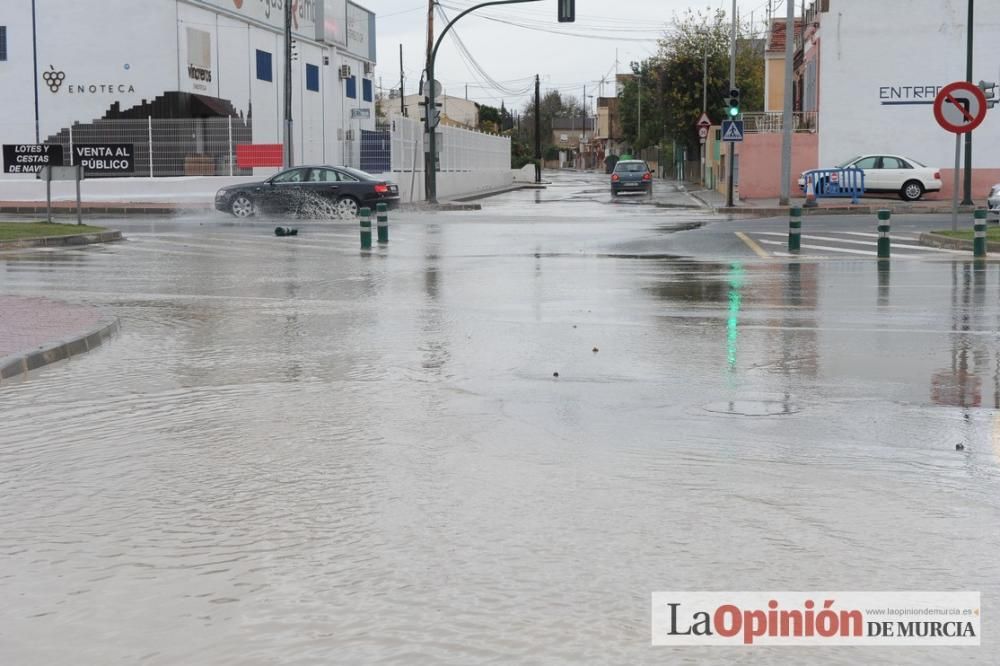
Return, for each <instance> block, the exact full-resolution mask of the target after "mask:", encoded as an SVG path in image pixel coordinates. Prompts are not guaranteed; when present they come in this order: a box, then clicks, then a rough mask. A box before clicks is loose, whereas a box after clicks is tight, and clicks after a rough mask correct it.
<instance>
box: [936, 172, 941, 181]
mask: <svg viewBox="0 0 1000 666" xmlns="http://www.w3.org/2000/svg"><path fill="white" fill-rule="evenodd" d="M934 180H941V172H940V171H935V172H934Z"/></svg>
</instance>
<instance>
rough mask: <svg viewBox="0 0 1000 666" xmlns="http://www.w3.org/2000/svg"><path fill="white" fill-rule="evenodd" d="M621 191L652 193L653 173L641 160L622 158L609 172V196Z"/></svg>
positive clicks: (616, 194)
mask: <svg viewBox="0 0 1000 666" xmlns="http://www.w3.org/2000/svg"><path fill="white" fill-rule="evenodd" d="M621 192H645V193H646V194H652V193H653V174H652V173H651V172H650V171H649V165H648V164H646V163H645V162H644V161H642V160H622V161H620V162H618V164H616V165H615V168H614V171H612V172H611V196H615V197H616V196H618V195H619V194H620V193H621Z"/></svg>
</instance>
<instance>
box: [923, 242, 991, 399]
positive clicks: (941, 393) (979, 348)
mask: <svg viewBox="0 0 1000 666" xmlns="http://www.w3.org/2000/svg"><path fill="white" fill-rule="evenodd" d="M986 282H987V266H986V264H985V263H984V262H981V261H966V262H957V261H956V262H952V264H951V316H950V318H951V330H952V334H951V336H950V338H951V349H950V360H951V364H950V367H948V368H943V369H939V370H936V371H935V372H934V373H933V374H932V375H931V401H932V402H934V403H935V404H938V405H945V406H950V407H960V408H962V409H963V410H964V413H965V415H966V416H968V409H969V408H973V407H980V406H981V405H982V402H983V395H982V393H983V379H982V374H983V373H984V372H990V374H991V375H992V378H993V386H994V391H993V407H994V408H995V409H1000V392H998V391H997V390H996V387H998V386H1000V352H998V349H997V347H996V344H995V340H994V339H992V338H989V337H986V336H982V335H976V333H977V332H979V331H981V330H983V329H984V328H988V324H987V322H985V321H984V319H983V317H984V314H985V305H986Z"/></svg>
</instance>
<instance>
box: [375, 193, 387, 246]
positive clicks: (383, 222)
mask: <svg viewBox="0 0 1000 666" xmlns="http://www.w3.org/2000/svg"><path fill="white" fill-rule="evenodd" d="M375 224H376V225H377V226H378V242H379V243H388V242H389V206H387V205H386V204H384V203H380V204H375Z"/></svg>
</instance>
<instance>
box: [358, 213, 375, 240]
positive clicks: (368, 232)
mask: <svg viewBox="0 0 1000 666" xmlns="http://www.w3.org/2000/svg"><path fill="white" fill-rule="evenodd" d="M359 214H360V215H361V249H362V250H370V249H371V247H372V209H371V208H367V207H365V208H362V209H361V210H360V211H359Z"/></svg>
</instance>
